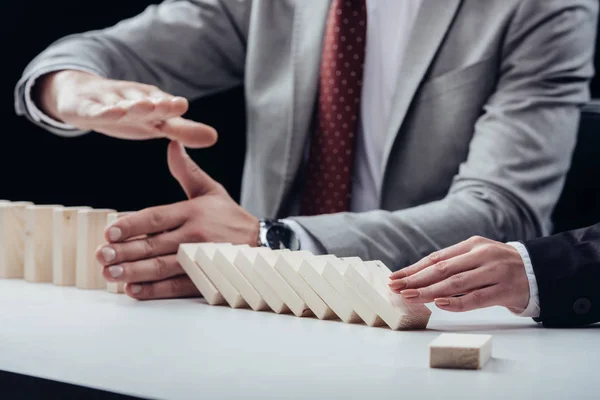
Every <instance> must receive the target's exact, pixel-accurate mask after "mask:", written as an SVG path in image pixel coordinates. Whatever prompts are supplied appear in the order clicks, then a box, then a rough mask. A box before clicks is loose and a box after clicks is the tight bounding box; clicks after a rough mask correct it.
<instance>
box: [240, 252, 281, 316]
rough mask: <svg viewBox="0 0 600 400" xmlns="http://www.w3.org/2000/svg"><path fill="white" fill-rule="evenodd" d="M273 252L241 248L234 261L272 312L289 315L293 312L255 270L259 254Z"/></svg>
mask: <svg viewBox="0 0 600 400" xmlns="http://www.w3.org/2000/svg"><path fill="white" fill-rule="evenodd" d="M271 252H272V250H271V249H269V248H268V247H248V248H240V249H239V251H238V255H237V257H236V258H235V260H234V264H235V265H236V267H237V268H238V269H239V270H240V272H241V273H242V274H243V275H244V277H245V278H246V279H247V280H248V282H250V283H251V284H252V286H253V287H254V289H256V291H257V292H258V293H259V294H260V296H261V297H262V298H263V300H264V301H265V302H266V303H267V304H268V305H269V307H270V308H271V310H273V311H274V312H275V313H277V314H287V313H289V312H290V311H291V310H290V309H289V307H288V306H287V305H286V304H285V302H284V301H283V300H282V299H280V298H279V296H278V295H277V293H276V292H275V290H274V289H273V288H272V287H271V286H270V285H269V284H268V283H267V281H265V280H264V279H263V277H262V276H261V275H260V274H259V273H258V272H257V271H256V270H255V269H254V263H255V261H256V256H257V255H258V254H259V253H271Z"/></svg>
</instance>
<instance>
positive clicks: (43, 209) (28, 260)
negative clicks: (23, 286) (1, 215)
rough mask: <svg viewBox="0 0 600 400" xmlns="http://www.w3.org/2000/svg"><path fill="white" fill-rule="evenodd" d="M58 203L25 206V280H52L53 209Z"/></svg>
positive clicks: (57, 206) (58, 206)
mask: <svg viewBox="0 0 600 400" xmlns="http://www.w3.org/2000/svg"><path fill="white" fill-rule="evenodd" d="M56 208H62V206H60V205H29V206H26V207H25V211H24V219H25V246H24V248H25V255H24V265H23V270H24V271H23V276H24V278H25V280H26V281H27V282H52V250H53V235H52V229H53V223H52V219H53V217H54V210H55V209H56Z"/></svg>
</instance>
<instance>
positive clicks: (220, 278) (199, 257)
mask: <svg viewBox="0 0 600 400" xmlns="http://www.w3.org/2000/svg"><path fill="white" fill-rule="evenodd" d="M219 246H233V245H232V244H230V243H200V244H198V246H197V247H196V254H195V255H194V260H195V261H196V264H198V266H199V267H200V268H201V269H202V271H203V272H204V274H205V275H206V276H207V277H208V279H210V281H211V282H212V283H213V285H214V286H215V288H217V290H218V291H219V292H220V293H221V295H222V296H223V297H224V298H225V301H226V302H227V304H229V306H230V307H231V308H247V307H249V305H248V303H247V302H246V300H244V298H243V297H242V295H241V294H240V292H239V291H238V290H237V289H236V288H235V287H234V286H233V285H232V284H231V282H229V281H228V280H227V278H226V277H225V275H223V272H221V270H220V269H219V268H218V267H217V266H216V265H215V264H214V263H213V257H214V255H215V251H216V249H217V248H218V247H219ZM244 246H245V247H249V246H247V245H244Z"/></svg>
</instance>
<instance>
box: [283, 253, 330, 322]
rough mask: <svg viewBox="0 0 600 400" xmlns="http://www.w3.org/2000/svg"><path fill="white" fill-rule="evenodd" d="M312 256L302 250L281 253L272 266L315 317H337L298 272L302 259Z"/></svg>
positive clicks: (312, 255)
mask: <svg viewBox="0 0 600 400" xmlns="http://www.w3.org/2000/svg"><path fill="white" fill-rule="evenodd" d="M313 257H315V255H314V254H312V253H311V252H309V251H304V250H300V251H290V252H285V253H281V254H280V256H279V258H278V259H277V262H275V265H274V268H275V270H276V271H277V272H278V273H279V275H281V276H282V277H283V279H285V280H286V282H287V283H288V284H289V285H290V286H291V287H292V289H294V291H296V293H298V295H299V296H300V298H302V300H304V302H305V303H306V305H307V306H308V307H309V308H310V309H311V310H312V312H313V313H314V315H315V316H316V317H317V318H319V319H334V318H337V315H336V314H335V313H334V312H333V310H332V309H331V308H330V307H329V306H328V305H327V304H326V303H325V302H324V301H323V299H321V297H319V295H318V294H317V293H316V292H315V291H314V290H313V288H312V287H311V286H310V285H309V284H308V283H306V281H305V280H304V278H303V277H302V276H301V275H300V273H299V269H300V265H302V261H304V260H305V259H310V258H313Z"/></svg>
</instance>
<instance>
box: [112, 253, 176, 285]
mask: <svg viewBox="0 0 600 400" xmlns="http://www.w3.org/2000/svg"><path fill="white" fill-rule="evenodd" d="M102 274H103V275H104V277H105V278H106V280H108V281H110V282H127V283H136V282H152V281H162V280H164V279H167V278H172V277H174V276H177V275H183V274H185V271H184V270H183V268H182V267H181V265H179V263H178V262H177V255H176V254H170V255H167V256H160V257H153V258H149V259H146V260H140V261H137V262H132V263H121V264H119V265H111V266H109V267H104V270H103V271H102Z"/></svg>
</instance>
